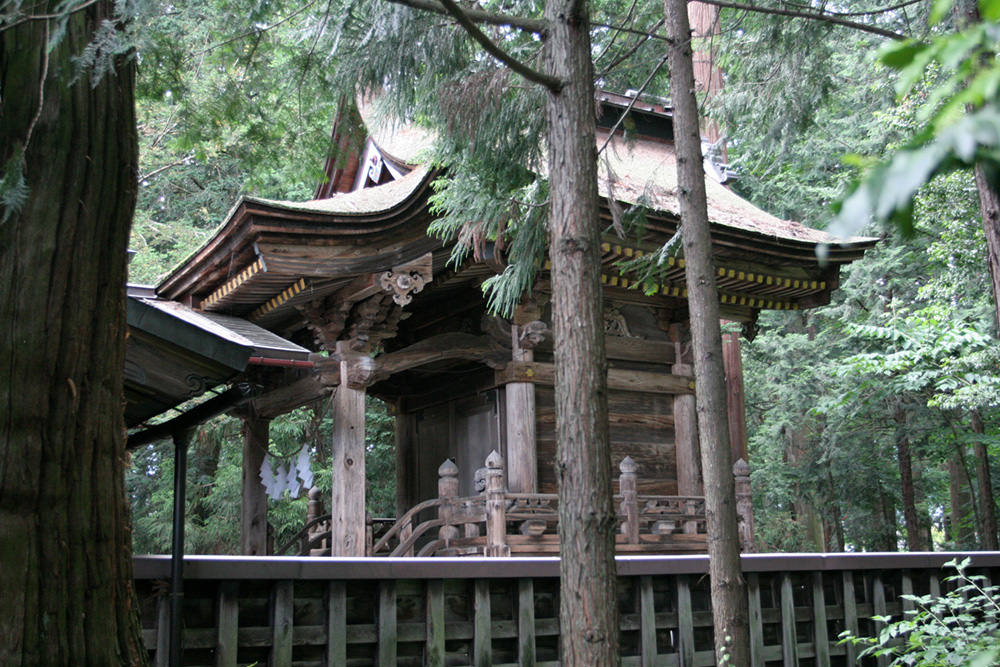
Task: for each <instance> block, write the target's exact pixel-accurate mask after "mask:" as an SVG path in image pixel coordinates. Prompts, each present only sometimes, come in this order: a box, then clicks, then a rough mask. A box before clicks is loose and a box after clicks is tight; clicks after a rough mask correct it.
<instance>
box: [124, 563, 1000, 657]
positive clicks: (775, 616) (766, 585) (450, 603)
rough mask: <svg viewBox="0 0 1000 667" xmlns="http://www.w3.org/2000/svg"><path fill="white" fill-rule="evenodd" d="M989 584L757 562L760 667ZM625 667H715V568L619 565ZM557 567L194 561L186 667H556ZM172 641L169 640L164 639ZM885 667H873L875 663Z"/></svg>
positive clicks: (159, 619)
mask: <svg viewBox="0 0 1000 667" xmlns="http://www.w3.org/2000/svg"><path fill="white" fill-rule="evenodd" d="M966 555H968V556H970V557H971V559H972V565H971V568H972V569H973V570H975V571H977V572H979V573H982V574H986V575H987V576H988V577H991V578H992V580H993V581H996V580H997V577H1000V552H978V553H969V554H945V553H914V554H895V553H893V554H782V555H764V554H750V555H744V556H743V571H744V574H745V576H746V579H747V583H748V587H749V602H750V620H751V641H752V658H753V662H752V664H753V665H754V666H758V665H788V666H791V665H817V666H827V665H831V666H832V665H852V664H854V663H855V656H854V651H853V649H852V647H849V646H843V645H840V644H838V643H837V636H838V635H839V633H840V632H841V631H842V630H844V629H851V630H853V631H855V632H861V633H865V634H872V633H874V632H876V631H877V630H878V626H877V624H876V623H875V622H874V621H872V620H871V617H872V616H875V615H891V616H897V617H898V616H900V615H901V614H902V613H903V611H904V609H907V608H908V605H909V604H910V603H909V602H907V601H905V600H903V599H902V598H901V595H902V594H903V593H914V594H918V595H920V594H925V593H938V592H940V591H941V590H942V588H943V587H944V586H946V584H942V579H943V578H944V577H945V576H947V575H948V574H949V572H947V571H943V570H942V566H943V564H944V563H946V562H947V561H948V560H951V559H952V558H955V557H956V556H957V557H964V556H966ZM617 563H618V575H619V593H618V607H619V615H620V624H621V629H622V633H621V640H622V641H621V647H622V648H621V654H622V664H624V665H637V666H641V667H647V666H654V665H678V666H683V667H689V666H693V665H713V664H715V663H714V656H713V653H712V616H711V607H710V602H709V586H708V574H707V573H708V558H707V557H706V556H701V555H698V556H619V557H618V559H617ZM558 570H559V561H558V559H557V558H504V559H494V558H475V557H472V558H378V559H374V558H368V559H366V558H354V559H349V558H309V557H287V558H286V557H269V558H245V557H227V556H191V557H187V558H185V591H186V592H185V600H184V619H185V628H184V631H183V641H184V664H187V665H237V664H239V665H244V664H251V663H256V664H257V665H261V666H263V665H273V666H281V667H284V666H287V665H296V666H302V667H306V666H316V667H319V666H321V665H331V666H333V665H336V666H338V667H339V666H342V665H347V666H354V665H357V666H361V665H378V666H379V667H388V666H390V665H414V666H416V665H449V666H452V665H453V666H459V665H474V666H476V667H479V666H480V665H509V666H513V665H540V666H546V667H552V666H555V665H558V664H559V663H558V640H559V619H558V616H559V571H558ZM135 575H136V582H137V587H138V590H139V596H140V602H141V606H142V611H143V628H144V632H145V639H146V645H147V647H148V648H149V650H150V656H151V658H152V659H153V663H154V664H165V662H164V659H165V655H166V640H167V635H168V632H167V631H166V624H167V620H166V619H167V618H168V614H167V608H168V606H169V602H168V600H167V597H166V595H165V594H163V591H164V590H165V587H164V586H163V585H162V582H161V580H163V579H166V578H167V577H168V576H169V557H166V556H140V557H136V558H135ZM161 629H162V630H163V631H160V630H161ZM872 664H876V663H872Z"/></svg>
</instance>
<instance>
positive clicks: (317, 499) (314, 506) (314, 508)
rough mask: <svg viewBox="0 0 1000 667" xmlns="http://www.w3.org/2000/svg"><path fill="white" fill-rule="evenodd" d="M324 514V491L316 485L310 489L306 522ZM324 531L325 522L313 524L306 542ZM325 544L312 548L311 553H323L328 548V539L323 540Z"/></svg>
mask: <svg viewBox="0 0 1000 667" xmlns="http://www.w3.org/2000/svg"><path fill="white" fill-rule="evenodd" d="M321 516H323V492H322V491H320V490H319V487H318V486H314V487H312V488H311V489H309V505H308V506H307V509H306V523H309V522H310V521H312V520H314V519H317V518H319V517H321ZM322 532H324V527H323V522H320V523H319V524H317V525H315V526H313V527H312V528H310V529H309V532H308V534H307V535H306V542H312V540H313V538H314V537H316V536H317V535H319V534H320V533H322ZM323 542H324V544H319V545H317V546H314V547H311V548H310V554H309V555H317V554H321V553H323V552H324V551H325V550H326V544H325V542H326V540H323Z"/></svg>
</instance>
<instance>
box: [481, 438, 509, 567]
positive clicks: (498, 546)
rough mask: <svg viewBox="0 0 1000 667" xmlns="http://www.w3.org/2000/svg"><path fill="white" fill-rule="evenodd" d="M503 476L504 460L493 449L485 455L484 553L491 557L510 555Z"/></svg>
mask: <svg viewBox="0 0 1000 667" xmlns="http://www.w3.org/2000/svg"><path fill="white" fill-rule="evenodd" d="M503 476H504V460H503V457H502V456H500V452H498V451H497V450H495V449H494V450H493V451H492V452H491V453H490V455H489V456H488V457H486V555H487V556H493V557H497V556H499V557H506V556H509V555H510V547H509V546H508V545H507V512H506V509H507V499H506V498H505V497H504V479H503Z"/></svg>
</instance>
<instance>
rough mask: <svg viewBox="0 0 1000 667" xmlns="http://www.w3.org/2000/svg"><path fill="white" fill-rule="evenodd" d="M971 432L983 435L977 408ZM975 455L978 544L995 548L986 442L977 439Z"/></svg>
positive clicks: (994, 526) (995, 538)
mask: <svg viewBox="0 0 1000 667" xmlns="http://www.w3.org/2000/svg"><path fill="white" fill-rule="evenodd" d="M972 432H973V433H975V434H976V435H983V434H984V433H985V432H986V430H985V429H984V428H983V420H982V418H981V417H980V416H979V411H978V410H973V411H972ZM972 449H973V452H974V453H975V457H976V484H977V485H978V487H979V493H978V494H977V498H978V500H979V546H980V548H981V549H985V550H987V551H996V550H997V510H996V507H997V506H996V500H994V497H993V480H992V479H991V477H990V457H989V452H987V450H986V443H984V442H983V441H982V439H977V440H976V442H975V444H974V445H973V446H972Z"/></svg>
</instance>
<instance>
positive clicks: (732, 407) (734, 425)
mask: <svg viewBox="0 0 1000 667" xmlns="http://www.w3.org/2000/svg"><path fill="white" fill-rule="evenodd" d="M722 322H723V324H732V322H729V321H728V320H723V321H722ZM722 365H723V366H724V367H725V370H726V409H727V410H728V411H729V443H730V448H731V449H732V450H733V461H734V462H736V461H738V460H740V459H745V458H746V457H747V417H746V413H747V411H746V399H745V392H744V389H743V355H742V354H741V352H740V335H739V333H724V334H722Z"/></svg>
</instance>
